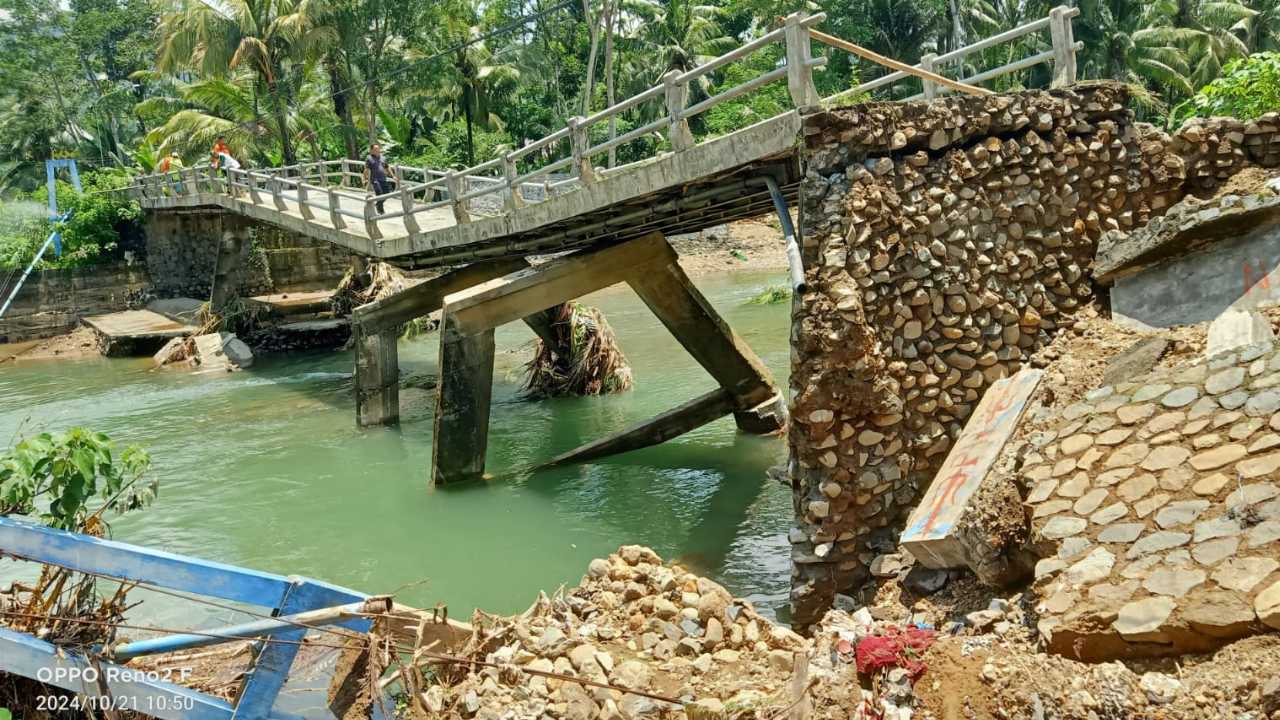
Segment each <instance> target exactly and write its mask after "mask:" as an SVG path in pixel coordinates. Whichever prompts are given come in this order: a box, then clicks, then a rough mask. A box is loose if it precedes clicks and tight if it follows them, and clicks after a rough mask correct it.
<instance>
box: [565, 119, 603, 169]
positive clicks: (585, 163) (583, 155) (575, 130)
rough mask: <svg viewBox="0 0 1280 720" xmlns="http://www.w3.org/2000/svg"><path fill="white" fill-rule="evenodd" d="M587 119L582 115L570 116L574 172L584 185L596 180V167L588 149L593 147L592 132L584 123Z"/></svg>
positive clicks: (570, 141)
mask: <svg viewBox="0 0 1280 720" xmlns="http://www.w3.org/2000/svg"><path fill="white" fill-rule="evenodd" d="M585 119H586V118H583V117H581V116H574V117H571V118H569V143H570V144H571V145H572V147H573V169H574V172H575V173H576V174H577V176H578V179H579V180H581V181H582V184H583V185H590V184H592V183H594V182H595V181H596V169H595V166H594V165H592V164H591V158H589V157H587V150H589V149H590V148H591V134H590V132H589V131H590V128H589V127H588V126H587V125H585V124H584V123H583V121H584V120H585Z"/></svg>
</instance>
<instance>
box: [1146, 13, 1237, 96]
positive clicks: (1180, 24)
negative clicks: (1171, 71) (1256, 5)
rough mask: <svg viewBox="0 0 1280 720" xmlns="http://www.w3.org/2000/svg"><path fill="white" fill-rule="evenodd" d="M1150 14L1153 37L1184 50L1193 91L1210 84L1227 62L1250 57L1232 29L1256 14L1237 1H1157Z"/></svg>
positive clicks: (1148, 31)
mask: <svg viewBox="0 0 1280 720" xmlns="http://www.w3.org/2000/svg"><path fill="white" fill-rule="evenodd" d="M1147 14H1148V17H1150V18H1153V19H1152V21H1151V26H1150V27H1149V28H1148V30H1147V33H1148V34H1149V35H1150V36H1151V37H1155V38H1159V39H1160V41H1161V42H1165V43H1168V44H1173V45H1177V46H1179V47H1181V48H1182V49H1183V50H1184V52H1185V54H1186V57H1187V61H1188V76H1187V79H1188V80H1189V81H1190V82H1191V86H1192V87H1196V88H1198V87H1201V86H1203V85H1206V84H1208V83H1209V82H1211V81H1213V80H1214V78H1217V77H1218V76H1219V75H1221V74H1222V67H1223V66H1224V65H1226V63H1227V61H1229V60H1231V59H1233V58H1237V57H1243V56H1245V55H1248V54H1249V48H1248V46H1247V45H1246V44H1245V41H1244V40H1243V39H1241V38H1240V36H1238V35H1237V34H1236V33H1235V32H1234V31H1233V28H1234V27H1235V26H1236V25H1237V24H1239V23H1240V22H1242V21H1244V20H1246V19H1248V18H1250V17H1252V16H1253V15H1254V14H1255V13H1254V11H1253V10H1251V9H1249V8H1248V7H1246V6H1245V5H1243V4H1241V3H1240V2H1237V1H1236V0H1158V1H1157V2H1156V3H1154V4H1152V5H1150V6H1148V7H1147Z"/></svg>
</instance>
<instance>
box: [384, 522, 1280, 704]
mask: <svg viewBox="0 0 1280 720" xmlns="http://www.w3.org/2000/svg"><path fill="white" fill-rule="evenodd" d="M890 555H892V557H891V556H890ZM876 566H877V575H878V578H877V580H876V583H878V592H876V593H875V594H874V597H873V598H871V599H870V601H869V603H868V604H867V605H865V606H861V607H858V606H856V605H855V604H854V603H853V601H852V599H850V598H842V600H841V604H842V606H843V607H842V608H841V609H835V610H832V611H830V612H828V613H827V614H826V616H825V617H824V618H823V619H822V621H821V622H820V623H818V624H817V625H815V627H814V633H813V636H812V638H805V637H801V636H799V635H797V634H795V633H793V632H791V631H790V630H788V629H786V628H784V627H781V626H779V625H776V624H774V623H771V622H770V621H769V620H767V619H766V618H764V617H762V616H761V615H759V614H758V613H756V612H755V611H754V610H753V609H752V607H751V604H750V603H749V602H746V601H743V600H740V599H736V598H734V597H732V596H731V595H730V594H729V593H728V592H727V591H726V590H725V589H724V588H722V587H721V586H719V585H718V584H716V583H714V582H712V581H710V580H708V579H706V578H703V577H699V576H696V575H694V574H692V573H689V572H686V571H685V570H683V569H681V568H679V567H677V566H670V565H664V564H663V563H662V561H661V559H660V558H659V557H658V556H657V555H656V554H655V553H654V552H653V551H652V550H649V549H648V548H643V547H637V546H625V547H623V548H621V549H620V550H619V551H618V553H617V554H614V555H610V556H609V557H608V558H605V559H597V560H594V561H592V562H591V564H590V566H589V567H588V572H587V575H586V577H584V579H583V580H582V582H581V584H580V585H578V586H577V587H574V588H572V589H570V590H568V591H562V592H560V593H557V594H556V595H554V596H552V597H547V596H545V595H543V596H540V597H539V598H538V600H537V601H536V602H535V603H534V605H533V606H532V607H531V608H530V609H529V610H528V611H526V612H525V613H523V614H521V615H518V616H515V617H509V618H502V617H496V616H490V615H484V614H480V613H477V616H476V617H475V619H474V621H473V625H472V627H473V635H472V637H471V639H470V641H469V643H468V645H467V650H466V651H464V654H465V655H466V656H467V657H468V658H469V659H470V660H472V661H475V662H476V663H477V664H476V665H473V666H470V667H471V668H473V669H468V666H467V665H465V664H452V665H448V666H438V667H439V668H440V669H439V670H438V671H437V672H436V673H434V677H435V678H436V683H435V684H432V685H430V686H428V687H426V688H425V689H424V690H422V691H421V695H420V697H418V698H417V699H414V700H409V702H408V705H409V706H410V707H411V708H413V709H414V710H415V712H416V713H418V714H420V715H422V716H427V717H461V718H485V719H492V720H498V719H502V720H507V719H515V718H538V717H541V718H568V719H572V720H590V719H593V718H604V719H609V720H632V719H634V718H681V717H685V718H691V719H695V720H729V719H731V718H732V719H735V720H766V719H767V720H781V718H833V719H834V718H839V719H840V720H850V719H852V720H913V719H914V720H925V719H927V720H951V719H952V718H964V717H973V718H1020V719H1021V718H1026V719H1030V718H1039V719H1041V720H1043V719H1045V718H1060V719H1063V720H1068V719H1070V720H1074V719H1076V718H1078V719H1080V720H1085V719H1086V718H1098V717H1160V718H1165V719H1166V720H1192V719H1193V718H1194V719H1200V718H1206V717H1237V716H1239V713H1242V712H1248V711H1260V712H1273V711H1275V710H1278V709H1280V681H1277V680H1275V677H1276V673H1277V671H1280V638H1277V637H1270V638H1252V639H1249V640H1245V641H1241V642H1239V643H1237V644H1235V645H1231V646H1228V647H1226V648H1224V649H1222V650H1220V651H1218V653H1217V654H1216V655H1212V656H1208V655H1207V656H1202V657H1187V658H1183V659H1182V660H1181V662H1182V665H1183V667H1182V670H1181V672H1178V671H1177V670H1176V669H1175V668H1173V667H1172V666H1169V665H1163V666H1161V665H1147V666H1143V665H1134V666H1132V667H1130V666H1125V665H1122V664H1120V663H1108V664H1101V665H1089V664H1085V663H1081V662H1078V661H1076V660H1071V659H1067V658H1063V657H1056V656H1053V655H1048V654H1045V653H1044V652H1043V651H1042V650H1041V649H1040V648H1039V646H1038V645H1039V631H1038V630H1037V628H1036V624H1037V622H1038V619H1039V615H1038V614H1037V610H1036V606H1035V602H1034V599H1033V598H1032V597H1031V596H1030V595H1027V594H1023V593H1018V594H1014V595H1012V596H1010V597H1003V596H1001V595H998V594H993V593H992V591H990V590H988V589H986V588H985V587H984V586H982V585H980V584H978V583H977V582H976V581H975V580H974V579H973V577H972V576H971V575H969V574H967V573H957V572H952V573H947V572H946V571H943V572H942V573H941V575H940V576H939V575H938V574H937V573H930V572H929V571H924V574H925V575H931V578H932V579H930V580H929V581H928V582H925V583H921V582H920V579H921V578H919V577H917V576H918V575H920V574H921V570H922V569H921V568H917V567H913V564H912V561H911V559H910V556H909V555H905V554H902V553H892V554H886V555H885V556H882V557H881V558H878V559H877V562H876ZM939 578H940V580H939ZM446 668H447V669H446ZM579 681H581V682H579ZM1254 717H1257V718H1259V720H1261V718H1263V717H1266V716H1265V715H1262V714H1256V715H1254Z"/></svg>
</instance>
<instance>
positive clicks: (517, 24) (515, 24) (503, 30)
mask: <svg viewBox="0 0 1280 720" xmlns="http://www.w3.org/2000/svg"><path fill="white" fill-rule="evenodd" d="M577 4H578V0H564V2H562V3H559V4H556V5H552V6H551V7H549V8H547V9H546V10H541V11H539V12H536V13H533V14H532V15H526V16H524V17H521V18H517V19H516V20H513V21H512V22H510V23H507V24H506V25H503V26H502V27H499V28H495V29H493V30H490V31H488V32H485V33H482V34H480V35H479V36H477V37H474V38H471V39H469V40H466V41H463V42H460V43H457V44H455V45H453V46H452V47H448V48H445V49H444V50H440V51H438V52H436V53H435V54H433V55H428V56H427V57H424V58H420V59H418V60H414V61H413V62H411V63H409V64H408V65H404V66H402V67H399V68H396V69H394V70H391V71H388V72H386V73H380V74H377V75H373V76H371V77H369V78H366V79H365V80H364V82H363V83H356V84H352V85H348V86H347V87H345V88H342V89H340V90H338V91H337V92H340V93H346V92H350V91H351V90H355V89H356V88H357V87H360V86H361V85H364V86H366V87H367V86H368V85H371V84H373V82H374V81H375V80H384V79H387V78H391V77H395V76H397V75H402V74H404V73H406V72H408V71H409V70H412V69H413V68H415V67H417V66H418V65H421V64H423V63H427V62H431V61H432V60H435V59H437V58H441V57H444V56H445V55H448V54H450V53H455V52H457V51H459V50H462V49H464V48H468V47H471V46H472V45H475V44H476V43H481V42H484V41H485V40H488V39H490V38H494V37H497V36H499V35H505V34H507V33H509V32H511V31H513V30H518V29H519V28H522V27H524V26H525V25H528V24H529V23H530V22H533V21H535V20H541V19H542V18H544V17H546V16H548V15H551V14H552V13H556V12H559V11H561V10H563V9H565V8H567V7H572V6H574V5H577ZM335 94H336V93H335Z"/></svg>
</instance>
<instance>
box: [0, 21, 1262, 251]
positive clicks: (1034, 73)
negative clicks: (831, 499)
mask: <svg viewBox="0 0 1280 720" xmlns="http://www.w3.org/2000/svg"><path fill="white" fill-rule="evenodd" d="M700 3H705V4H700ZM1052 4H1053V2H1052V1H1051V0H917V1H914V2H909V3H904V2H897V1H896V0H584V1H583V2H577V1H571V2H568V3H561V4H558V5H557V4H555V3H553V2H552V0H219V1H218V2H200V1H198V0H0V190H4V192H5V196H6V197H8V198H14V197H20V196H22V195H23V194H28V193H31V192H32V191H34V190H36V188H37V187H38V186H39V185H40V184H41V183H42V181H43V166H42V161H43V160H44V159H45V158H48V157H51V156H57V157H74V158H76V159H77V160H79V161H80V163H81V164H82V166H91V167H100V168H103V167H119V168H128V169H130V170H132V171H135V172H136V171H138V170H150V169H151V168H153V167H155V166H156V164H157V163H158V162H159V160H160V158H161V157H162V156H163V155H167V154H169V153H177V154H178V155H179V156H180V157H181V159H182V160H183V161H184V162H185V163H186V164H187V165H191V164H193V163H201V162H207V161H208V153H209V149H210V147H211V145H212V142H213V140H214V139H215V138H216V137H217V136H219V135H223V136H226V138H227V140H228V142H229V144H230V146H231V149H232V151H233V153H234V154H235V155H236V156H237V157H238V158H239V159H240V160H241V161H242V162H245V163H247V164H249V165H251V166H252V165H255V164H257V165H268V164H279V163H282V162H292V161H295V160H307V159H313V158H319V157H325V158H334V157H339V156H343V155H345V156H349V157H355V158H359V157H361V156H362V155H363V153H364V152H365V150H366V148H367V146H368V144H369V143H371V142H375V141H377V142H381V143H382V144H383V145H384V146H385V147H386V149H387V151H388V154H389V155H390V157H391V158H392V159H393V160H395V161H405V162H411V163H423V164H429V165H433V166H437V167H446V166H454V167H462V166H466V165H470V164H472V163H476V162H482V161H485V160H488V159H490V158H493V157H495V156H497V155H498V154H500V153H502V152H506V151H509V150H511V149H514V148H518V147H521V146H522V145H524V144H526V143H527V142H529V141H531V140H534V139H537V138H540V137H543V136H544V135H546V134H548V133H549V132H551V131H553V130H555V129H557V128H559V127H562V126H563V124H564V123H565V121H566V119H567V118H569V117H572V116H574V115H588V114H591V113H593V112H596V111H598V110H600V109H602V108H604V107H606V106H608V105H609V104H611V103H612V102H616V101H619V100H621V99H624V98H627V97H630V96H632V95H634V94H636V93H637V92H639V91H641V90H644V89H646V88H649V87H652V86H654V85H656V84H658V83H659V82H660V79H661V77H662V75H663V74H664V73H665V72H667V71H669V70H673V69H675V70H687V69H689V68H691V67H694V66H696V65H698V64H699V63H702V62H705V61H706V60H707V59H709V58H711V57H714V56H716V55H718V54H720V53H722V52H724V51H726V50H727V49H729V48H731V47H734V46H735V45H738V44H741V43H743V42H745V41H748V40H750V39H751V38H753V37H758V36H759V35H761V34H762V33H764V32H766V31H768V30H769V29H770V28H772V27H775V26H776V23H777V22H778V19H779V18H780V17H781V16H783V15H785V14H787V13H789V12H792V11H795V10H800V9H805V10H810V11H814V10H822V11H824V12H826V13H827V15H828V17H827V20H826V22H825V23H824V24H823V26H822V29H823V30H825V31H827V32H830V33H832V34H835V35H838V36H841V37H844V38H847V39H849V40H851V41H854V42H857V43H860V44H862V45H864V46H866V47H868V48H870V49H872V50H874V51H877V52H880V53H882V54H885V55H888V56H890V57H893V58H896V59H899V60H902V61H906V62H917V61H919V59H920V58H921V56H922V55H924V54H926V53H930V52H933V53H939V54H941V53H946V52H947V51H949V50H952V49H954V48H957V47H960V46H962V45H965V44H968V43H972V42H974V41H976V40H978V39H981V38H984V37H989V36H991V35H994V34H996V33H1000V32H1002V31H1005V30H1009V29H1011V28H1014V27H1016V26H1018V25H1021V24H1023V23H1026V22H1029V21H1031V20H1035V19H1038V18H1041V17H1044V16H1045V15H1046V14H1047V13H1048V11H1049V8H1050V7H1051V5H1052ZM1078 4H1079V6H1080V9H1081V15H1080V16H1079V17H1077V18H1076V19H1075V20H1074V22H1073V25H1074V28H1075V34H1076V37H1077V38H1078V39H1079V40H1081V41H1083V43H1084V50H1083V52H1082V53H1081V55H1080V58H1079V67H1080V74H1081V77H1083V78H1113V79H1119V80H1122V81H1124V82H1127V83H1130V84H1131V85H1132V87H1133V88H1134V89H1135V91H1136V93H1135V95H1136V97H1137V98H1138V99H1139V102H1140V107H1139V110H1140V112H1141V113H1142V114H1143V115H1144V117H1147V118H1149V119H1154V120H1163V119H1164V118H1165V117H1166V116H1167V115H1168V114H1169V108H1172V107H1174V106H1176V105H1178V104H1180V103H1184V102H1185V101H1187V100H1188V99H1190V98H1192V97H1193V96H1195V91H1196V89H1198V88H1202V87H1204V86H1206V85H1209V87H1208V88H1206V90H1205V93H1204V96H1205V97H1206V98H1208V99H1207V100H1206V101H1205V102H1206V103H1207V105H1204V107H1209V106H1216V105H1215V103H1222V104H1221V106H1222V107H1223V108H1231V107H1234V106H1233V105H1232V102H1233V101H1227V100H1223V99H1222V98H1224V97H1226V96H1227V95H1230V94H1232V93H1234V92H1236V91H1235V90H1232V89H1228V88H1226V87H1224V86H1221V85H1218V84H1213V83H1214V81H1215V80H1217V79H1218V78H1219V76H1220V75H1221V74H1222V71H1223V68H1224V67H1226V66H1228V64H1229V63H1231V62H1232V61H1234V60H1239V59H1240V58H1244V57H1246V56H1247V55H1249V54H1250V53H1263V52H1269V51H1276V50H1277V49H1280V0H1157V2H1153V3H1139V2H1135V1H1134V0H1078ZM1048 47H1049V38H1048V33H1047V32H1042V33H1037V34H1035V35H1030V36H1024V37H1023V38H1021V39H1019V40H1017V41H1015V42H1012V43H1006V44H1003V45H999V46H995V47H992V48H989V49H987V50H985V51H982V52H980V53H975V54H972V55H970V56H968V57H966V58H965V61H964V63H963V66H947V67H944V68H942V71H943V72H945V73H947V74H950V75H952V76H957V77H967V76H970V75H973V74H975V73H977V72H980V71H982V70H985V69H989V68H992V67H995V66H998V65H1002V64H1005V63H1008V62H1010V61H1011V60H1015V59H1019V58H1023V57H1027V56H1028V55H1031V54H1034V53H1038V52H1042V51H1044V50H1046V49H1048ZM815 52H818V53H826V54H828V60H829V62H828V64H827V66H826V67H825V68H822V69H821V70H820V71H819V72H818V73H817V78H816V82H817V84H818V86H819V89H820V90H821V91H822V93H823V94H824V95H831V94H834V93H836V92H839V91H841V90H846V89H848V88H850V87H852V86H854V85H856V84H857V82H858V81H859V80H870V79H873V78H875V77H878V76H880V75H882V74H884V73H885V72H886V71H885V70H884V68H882V67H880V66H878V65H875V64H872V63H868V62H865V61H863V60H860V59H857V58H854V57H853V56H851V55H849V54H847V53H844V52H839V51H833V50H830V49H829V48H826V47H825V46H819V45H817V44H815ZM1261 57H1262V59H1261V60H1256V61H1250V62H1249V63H1244V64H1236V65H1231V66H1230V67H1232V68H1233V73H1232V74H1233V75H1249V74H1254V75H1256V76H1257V77H1256V78H1255V79H1250V78H1242V79H1240V80H1239V81H1238V84H1243V85H1249V84H1251V83H1252V84H1253V85H1256V84H1258V83H1262V82H1264V81H1265V77H1266V76H1267V73H1268V72H1269V70H1268V68H1271V67H1274V61H1273V60H1267V59H1266V58H1268V57H1270V56H1266V55H1263V56H1261ZM781 59H782V57H781V54H780V52H779V50H778V49H777V48H770V49H767V50H762V51H761V52H759V53H757V54H756V55H755V56H753V57H751V58H748V59H746V60H744V61H741V62H738V63H734V64H730V65H727V66H725V67H722V68H720V69H719V70H717V71H716V72H713V73H710V74H709V75H706V76H704V77H703V78H701V79H700V80H699V82H698V83H696V85H695V87H693V88H692V92H691V98H690V101H691V102H698V101H700V100H701V99H703V98H706V97H709V96H711V95H714V94H716V93H717V92H720V91H723V90H724V89H726V88H728V87H731V86H733V85H736V84H739V83H741V82H743V81H745V80H747V79H750V78H752V77H756V76H758V75H760V74H762V73H764V72H768V71H769V70H771V69H773V68H774V67H776V66H777V64H778V63H779V62H780V61H781ZM1049 73H1050V69H1049V68H1048V67H1047V66H1045V65H1040V66H1037V67H1034V68H1031V69H1028V70H1024V71H1021V72H1018V73H1013V74H1011V75H1007V76H1005V77H1002V78H1000V79H998V80H996V81H994V82H993V83H991V86H992V87H994V88H996V89H1009V88H1017V87H1032V86H1043V85H1044V84H1046V83H1047V81H1048V78H1049ZM1233 87H1234V86H1233ZM918 89H919V84H918V83H917V82H915V81H907V82H902V83H898V84H897V85H896V86H894V87H892V88H885V89H883V90H881V91H878V93H877V94H876V96H877V97H900V96H904V95H910V94H913V93H915V92H918ZM1196 97H1197V99H1196V100H1194V101H1192V105H1193V106H1194V107H1195V108H1196V112H1199V111H1200V110H1199V109H1200V108H1201V107H1202V103H1201V100H1200V99H1199V96H1196ZM1242 97H1243V96H1242ZM1252 99H1254V100H1256V103H1257V104H1258V105H1259V106H1260V105H1261V104H1262V103H1265V102H1268V100H1266V99H1265V98H1264V97H1263V96H1259V97H1256V98H1252ZM660 102H661V101H660V100H658V101H651V102H648V103H642V104H640V105H638V106H636V107H635V108H633V109H632V110H630V111H628V112H627V113H626V114H625V115H624V116H623V117H621V118H620V119H619V120H618V121H617V123H616V124H615V126H614V127H612V128H609V127H596V128H593V133H595V136H594V138H593V139H596V140H600V139H603V138H607V137H608V136H609V134H610V133H625V132H627V131H628V130H630V129H632V128H635V127H640V126H643V125H645V124H647V123H649V122H651V121H652V120H653V119H654V118H655V117H657V116H658V113H659V112H660V111H661V107H660V106H659V103H660ZM789 104H790V101H789V99H788V97H787V90H786V87H785V83H782V82H778V83H774V84H773V85H771V86H768V87H765V88H762V89H761V90H760V91H759V92H756V93H753V94H751V95H750V96H747V97H744V98H740V99H737V100H735V101H733V102H730V103H727V104H724V105H722V106H720V107H717V108H715V109H713V110H712V111H710V112H707V113H704V114H702V115H699V116H698V117H696V118H694V120H693V121H692V125H693V127H692V129H693V132H694V134H695V135H696V136H699V137H705V136H708V135H716V134H720V133H724V132H728V131H731V130H734V129H736V128H739V127H742V126H744V125H746V124H749V123H752V122H756V121H758V120H760V119H763V118H767V117H769V116H771V115H773V114H775V113H776V112H778V111H780V110H782V109H784V108H786V107H789ZM665 143H667V140H666V138H665V136H664V134H662V133H659V132H655V133H653V134H650V135H645V136H642V137H639V138H637V139H635V140H633V141H632V142H630V143H627V144H624V145H622V146H620V147H618V148H617V149H616V151H615V152H614V153H613V154H612V155H613V157H611V158H606V159H602V160H601V162H609V163H619V162H626V161H627V160H628V159H632V158H636V157H641V156H644V155H645V154H648V153H651V152H652V151H653V150H655V149H660V148H663V147H665ZM567 151H568V148H567V143H565V142H562V143H560V144H558V145H555V146H552V147H549V148H547V150H546V151H545V152H544V153H535V154H534V156H532V157H528V158H526V160H525V161H524V164H525V165H526V166H532V165H540V164H543V163H545V162H547V161H548V160H554V159H556V158H558V157H563V156H564V154H565V153H566V152H567ZM101 210H102V212H103V213H105V215H98V216H93V219H94V220H95V221H98V222H100V221H101V220H102V219H106V220H109V221H110V222H111V224H112V226H113V227H116V228H117V232H119V223H120V222H121V221H122V220H125V218H124V217H123V216H122V214H121V213H122V212H124V211H123V209H121V208H116V209H109V208H103V209H101ZM85 215H86V217H89V213H87V212H86V213H85ZM0 222H3V220H2V219H0ZM18 224H22V223H18ZM69 232H70V229H69ZM86 235H87V234H86ZM10 237H12V235H10ZM116 242H117V243H118V242H119V241H118V240H117V241H116ZM111 243H112V240H111V239H110V238H107V237H105V236H104V237H98V238H97V239H96V241H95V242H93V243H85V244H84V245H81V246H80V247H84V248H87V247H88V246H89V245H90V244H93V245H96V246H97V247H99V248H107V247H108V246H110V245H111ZM12 244H13V243H9V245H10V246H12ZM3 252H5V251H4V250H0V254H2V253H3ZM8 252H9V254H10V255H12V254H13V252H12V248H10V250H9V251H8ZM103 252H107V251H106V250H104V251H103ZM86 253H87V250H86ZM86 257H87V255H86Z"/></svg>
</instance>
